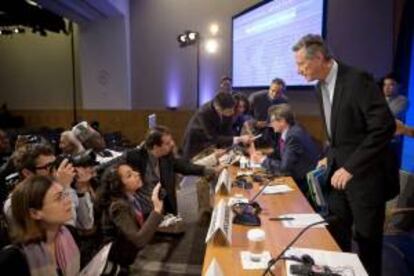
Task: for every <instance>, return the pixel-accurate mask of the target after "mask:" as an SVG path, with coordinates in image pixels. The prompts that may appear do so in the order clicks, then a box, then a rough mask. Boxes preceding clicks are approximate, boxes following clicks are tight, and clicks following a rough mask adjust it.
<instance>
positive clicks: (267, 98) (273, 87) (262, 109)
mask: <svg viewBox="0 0 414 276" xmlns="http://www.w3.org/2000/svg"><path fill="white" fill-rule="evenodd" d="M285 91H286V84H285V81H284V80H282V79H280V78H275V79H273V80H272V82H271V83H270V87H269V89H268V90H261V91H258V92H255V93H253V94H251V95H250V97H249V101H250V110H251V114H252V116H253V120H252V121H251V125H252V126H253V127H254V128H255V130H256V132H257V133H261V134H262V137H261V138H260V139H259V140H258V141H257V142H258V143H259V144H260V145H261V146H271V147H274V146H276V141H277V139H278V137H277V134H276V133H274V131H273V130H272V129H271V128H270V127H269V120H268V110H269V107H271V106H273V105H278V104H283V103H288V98H287V97H286V96H285V95H284V93H285ZM275 134H276V135H275Z"/></svg>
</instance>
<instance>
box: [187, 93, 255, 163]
mask: <svg viewBox="0 0 414 276" xmlns="http://www.w3.org/2000/svg"><path fill="white" fill-rule="evenodd" d="M235 104H236V103H235V101H234V99H233V97H232V95H230V94H229V93H218V94H217V95H216V96H215V97H214V99H213V100H212V101H209V102H207V103H205V104H204V105H203V106H202V107H200V109H199V110H197V111H196V113H195V114H194V115H193V117H192V118H191V119H190V122H189V123H188V125H187V128H186V130H185V133H184V142H183V147H182V150H183V157H184V158H186V159H191V158H193V157H194V156H195V155H196V154H198V153H199V152H200V151H201V150H203V149H205V148H207V147H210V146H216V147H228V146H231V145H232V144H238V143H240V142H242V143H244V144H248V143H250V142H251V140H252V138H251V136H248V135H242V136H233V129H232V126H233V114H234V106H235Z"/></svg>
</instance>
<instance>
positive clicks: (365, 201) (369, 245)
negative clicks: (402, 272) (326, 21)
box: [292, 35, 399, 275]
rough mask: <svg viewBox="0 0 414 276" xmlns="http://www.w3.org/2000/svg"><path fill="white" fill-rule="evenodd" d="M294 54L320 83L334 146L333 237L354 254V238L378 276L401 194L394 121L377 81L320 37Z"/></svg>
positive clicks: (304, 41)
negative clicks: (392, 210)
mask: <svg viewBox="0 0 414 276" xmlns="http://www.w3.org/2000/svg"><path fill="white" fill-rule="evenodd" d="M292 50H293V51H294V54H295V59H296V64H297V67H298V72H299V74H301V75H303V76H304V77H305V78H306V80H308V81H315V80H318V81H319V82H318V84H317V87H316V92H317V96H318V101H319V104H320V107H321V111H322V117H323V118H324V123H325V127H326V132H327V136H328V139H329V144H330V148H329V150H328V153H327V162H325V164H326V165H327V170H328V181H329V184H330V187H331V188H332V189H331V191H330V193H329V198H328V205H329V210H330V212H331V213H332V214H333V215H335V216H336V217H337V221H336V223H333V224H331V225H330V230H331V233H332V235H333V236H334V237H335V239H336V241H337V242H338V244H339V245H340V246H341V248H342V249H343V250H344V251H350V250H351V238H352V236H353V238H354V239H355V241H356V242H357V245H358V250H359V257H360V258H361V261H362V263H363V265H364V266H365V268H366V269H367V271H368V273H369V275H380V274H381V252H382V250H381V248H382V233H383V223H384V214H385V202H386V201H387V200H389V199H390V198H392V197H394V196H396V195H397V194H398V192H399V185H398V168H397V167H396V166H395V165H394V163H393V162H392V158H391V154H392V153H391V151H389V149H388V146H389V143H390V141H391V139H392V137H393V134H394V131H395V120H394V118H393V116H392V114H391V111H390V109H389V108H388V106H387V103H386V102H385V99H384V97H383V96H382V95H381V91H380V90H379V89H378V86H377V85H376V83H375V82H374V80H373V78H372V77H371V76H370V75H369V74H367V73H364V72H361V71H359V70H357V69H355V68H352V67H349V66H346V65H344V64H341V63H338V62H337V61H335V60H334V59H333V57H332V55H331V53H330V51H329V49H328V47H327V46H326V44H325V42H324V41H323V39H322V38H321V37H320V36H318V35H306V36H304V37H302V38H301V39H300V40H299V41H298V42H297V43H296V44H295V45H294V46H293V49H292ZM352 229H354V234H353V235H352Z"/></svg>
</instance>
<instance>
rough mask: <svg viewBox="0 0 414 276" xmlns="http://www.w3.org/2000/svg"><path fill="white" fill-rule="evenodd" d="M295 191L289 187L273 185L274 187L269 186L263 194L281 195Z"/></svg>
mask: <svg viewBox="0 0 414 276" xmlns="http://www.w3.org/2000/svg"><path fill="white" fill-rule="evenodd" d="M291 191H293V189H292V188H291V187H289V186H288V185H284V184H282V185H273V186H267V187H266V188H265V189H264V191H263V194H265V195H272V194H281V193H287V192H291Z"/></svg>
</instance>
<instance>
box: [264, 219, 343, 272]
mask: <svg viewBox="0 0 414 276" xmlns="http://www.w3.org/2000/svg"><path fill="white" fill-rule="evenodd" d="M336 219H337V217H336V216H328V217H326V218H325V219H324V220H321V221H317V222H314V223H311V224H309V225H308V226H306V227H305V228H303V229H302V230H301V231H300V232H299V234H297V235H296V237H295V238H294V239H293V240H292V241H291V242H290V243H289V244H288V245H287V246H286V247H285V248H284V249H283V250H282V252H280V254H279V255H278V256H277V257H276V258H272V259H271V260H270V261H269V263H268V265H267V268H266V270H265V271H264V272H263V276H265V275H266V274H267V273H270V274H271V275H273V273H272V272H271V271H270V269H271V268H272V266H273V265H274V264H276V263H277V262H278V261H279V260H281V259H282V257H283V255H284V254H285V252H286V251H287V250H288V249H289V248H290V247H292V245H293V244H294V243H295V242H296V241H297V240H298V239H299V238H300V237H301V236H302V235H303V234H304V233H305V232H306V231H307V230H308V229H309V228H311V227H313V226H315V225H319V224H323V223H328V222H332V221H335V220H336Z"/></svg>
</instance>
